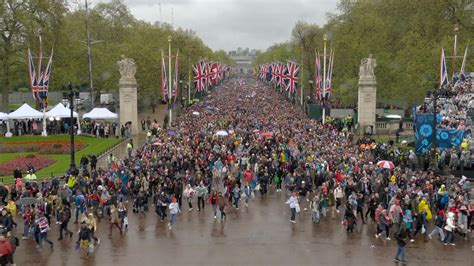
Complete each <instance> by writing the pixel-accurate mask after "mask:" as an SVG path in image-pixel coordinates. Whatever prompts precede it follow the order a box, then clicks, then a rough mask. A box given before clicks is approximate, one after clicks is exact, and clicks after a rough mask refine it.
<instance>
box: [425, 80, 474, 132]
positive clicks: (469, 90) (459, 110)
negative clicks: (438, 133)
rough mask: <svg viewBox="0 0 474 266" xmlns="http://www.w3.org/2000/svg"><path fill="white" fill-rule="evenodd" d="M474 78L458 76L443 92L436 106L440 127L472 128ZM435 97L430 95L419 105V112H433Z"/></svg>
mask: <svg viewBox="0 0 474 266" xmlns="http://www.w3.org/2000/svg"><path fill="white" fill-rule="evenodd" d="M473 83H474V79H472V78H471V77H470V76H466V77H465V78H463V79H460V78H456V79H455V81H453V82H452V83H451V84H450V85H449V86H448V87H447V89H446V90H444V91H442V92H441V95H440V97H438V100H437V103H436V106H437V111H438V113H439V116H440V117H439V118H438V119H439V120H440V122H439V127H440V128H444V129H448V130H450V129H459V130H472V122H474V121H472V117H471V114H472V113H470V110H471V112H472V109H474V86H473ZM433 110H434V109H433V97H432V95H428V97H427V98H426V101H425V103H424V104H422V105H420V106H418V108H417V112H419V113H432V112H433Z"/></svg>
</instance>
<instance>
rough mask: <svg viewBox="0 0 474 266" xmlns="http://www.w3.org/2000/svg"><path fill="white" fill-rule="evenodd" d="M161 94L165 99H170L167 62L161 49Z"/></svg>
mask: <svg viewBox="0 0 474 266" xmlns="http://www.w3.org/2000/svg"><path fill="white" fill-rule="evenodd" d="M161 94H162V95H163V99H164V100H165V101H167V100H168V79H167V77H166V63H165V57H164V56H163V51H161Z"/></svg>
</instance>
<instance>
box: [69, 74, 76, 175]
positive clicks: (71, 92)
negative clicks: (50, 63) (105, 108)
mask: <svg viewBox="0 0 474 266" xmlns="http://www.w3.org/2000/svg"><path fill="white" fill-rule="evenodd" d="M67 87H68V89H69V93H68V94H67V97H68V100H69V108H70V110H71V116H70V119H71V120H70V122H69V123H70V126H69V135H70V136H71V164H70V165H69V174H70V175H77V174H78V170H77V168H76V160H75V153H76V151H75V148H74V122H73V121H74V102H75V99H76V98H78V97H79V92H78V91H74V90H73V87H72V83H71V82H70V81H69V82H68V84H67Z"/></svg>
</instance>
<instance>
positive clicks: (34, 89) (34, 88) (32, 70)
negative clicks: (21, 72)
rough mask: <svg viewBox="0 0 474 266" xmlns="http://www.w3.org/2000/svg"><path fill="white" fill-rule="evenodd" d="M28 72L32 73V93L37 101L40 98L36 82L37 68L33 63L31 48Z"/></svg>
mask: <svg viewBox="0 0 474 266" xmlns="http://www.w3.org/2000/svg"><path fill="white" fill-rule="evenodd" d="M28 70H29V72H30V87H31V93H32V94H33V99H34V100H35V101H37V100H38V99H39V97H38V88H37V80H36V68H35V63H34V62H33V57H32V56H31V51H30V48H28Z"/></svg>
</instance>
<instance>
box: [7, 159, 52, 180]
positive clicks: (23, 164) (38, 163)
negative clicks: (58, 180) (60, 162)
mask: <svg viewBox="0 0 474 266" xmlns="http://www.w3.org/2000/svg"><path fill="white" fill-rule="evenodd" d="M55 162H56V161H55V160H53V159H51V158H49V157H47V156H43V155H34V154H31V155H27V156H25V157H17V158H16V159H13V160H10V161H7V162H4V163H2V164H0V175H1V176H4V175H11V174H13V170H15V168H16V167H17V166H18V167H19V168H20V170H21V171H22V172H23V173H25V172H26V170H28V166H33V167H34V168H35V170H36V171H38V170H40V169H43V168H45V167H47V166H49V165H51V164H53V163H55Z"/></svg>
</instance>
